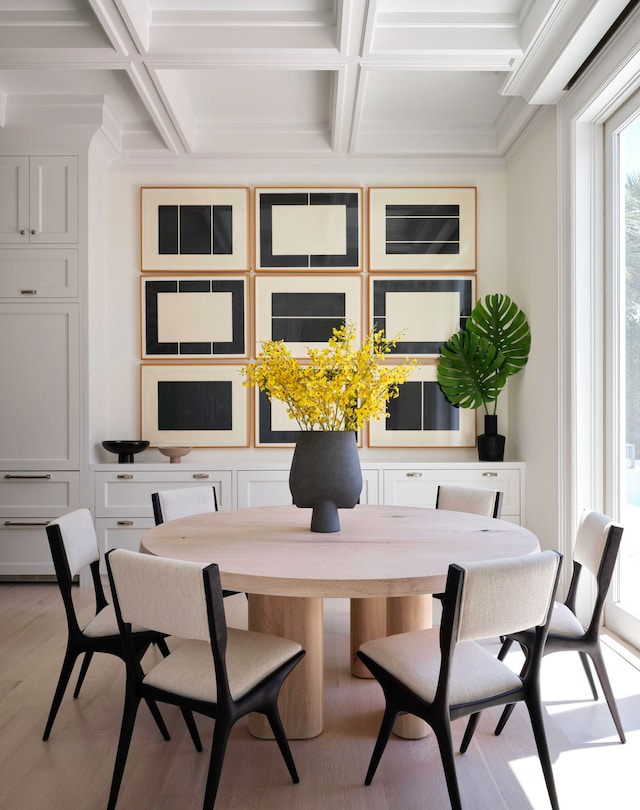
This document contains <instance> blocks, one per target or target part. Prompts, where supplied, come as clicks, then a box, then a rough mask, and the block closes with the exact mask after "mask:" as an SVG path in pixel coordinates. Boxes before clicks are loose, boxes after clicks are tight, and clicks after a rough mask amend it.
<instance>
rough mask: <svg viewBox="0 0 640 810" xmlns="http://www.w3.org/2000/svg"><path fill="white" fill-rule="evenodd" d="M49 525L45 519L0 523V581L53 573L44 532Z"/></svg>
mask: <svg viewBox="0 0 640 810" xmlns="http://www.w3.org/2000/svg"><path fill="white" fill-rule="evenodd" d="M53 517H54V516H51V518H52V519H53ZM48 522H49V521H48V520H47V519H46V518H26V517H17V518H7V519H6V520H5V519H3V520H2V521H0V577H31V576H33V577H35V576H42V575H45V576H51V575H52V574H53V573H54V570H53V561H52V559H51V551H50V550H49V541H48V540H47V532H46V528H45V527H46V525H47V523H48Z"/></svg>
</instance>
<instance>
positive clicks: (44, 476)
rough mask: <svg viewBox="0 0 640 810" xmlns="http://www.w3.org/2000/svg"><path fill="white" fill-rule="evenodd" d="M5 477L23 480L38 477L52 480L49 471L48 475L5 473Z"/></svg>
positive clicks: (38, 478)
mask: <svg viewBox="0 0 640 810" xmlns="http://www.w3.org/2000/svg"><path fill="white" fill-rule="evenodd" d="M5 478H7V479H19V480H21V481H27V480H28V481H32V480H36V479H37V480H39V481H41V480H46V481H48V480H50V478H51V475H50V474H49V473H47V474H46V475H13V474H11V473H7V474H6V475H5Z"/></svg>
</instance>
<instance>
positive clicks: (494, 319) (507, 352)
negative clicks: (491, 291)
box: [466, 294, 531, 377]
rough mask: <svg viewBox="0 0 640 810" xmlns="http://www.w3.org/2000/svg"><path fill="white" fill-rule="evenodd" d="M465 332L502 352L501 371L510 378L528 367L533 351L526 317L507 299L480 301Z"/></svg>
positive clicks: (504, 297) (507, 297)
mask: <svg viewBox="0 0 640 810" xmlns="http://www.w3.org/2000/svg"><path fill="white" fill-rule="evenodd" d="M466 328H467V331H468V332H473V333H474V334H476V335H480V336H481V337H484V338H486V339H487V340H488V341H489V342H490V343H492V344H493V345H494V346H495V347H496V348H497V349H498V351H500V352H502V354H503V356H504V365H503V367H502V371H504V372H505V374H506V375H507V377H510V376H511V375H512V374H516V373H517V372H518V371H520V369H522V368H523V367H524V366H525V365H526V363H527V360H528V359H529V350H530V349H531V330H530V329H529V323H528V321H527V317H526V315H525V314H524V312H523V311H522V310H521V309H519V308H518V306H516V304H514V303H513V301H512V300H511V299H510V298H509V296H508V295H501V294H497V295H487V296H486V297H485V298H484V300H480V301H478V303H477V304H476V305H475V307H474V310H473V312H472V313H471V317H470V318H469V320H468V321H467V326H466Z"/></svg>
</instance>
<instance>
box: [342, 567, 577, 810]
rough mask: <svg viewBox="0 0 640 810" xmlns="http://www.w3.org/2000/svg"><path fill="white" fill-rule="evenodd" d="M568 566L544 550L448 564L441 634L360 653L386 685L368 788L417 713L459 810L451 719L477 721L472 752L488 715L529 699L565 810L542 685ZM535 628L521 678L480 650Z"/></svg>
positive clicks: (546, 768) (401, 639)
mask: <svg viewBox="0 0 640 810" xmlns="http://www.w3.org/2000/svg"><path fill="white" fill-rule="evenodd" d="M560 562H561V556H560V555H559V554H557V553H556V552H554V551H543V552H540V553H538V554H531V555H527V556H525V557H517V558H512V559H510V560H489V561H485V562H474V563H466V564H459V565H450V566H449V573H448V576H447V585H446V589H445V591H444V594H443V600H442V621H441V626H440V628H434V629H431V630H418V631H412V632H409V633H400V634H398V635H394V636H388V637H387V638H379V639H374V640H372V641H367V642H365V643H364V644H362V645H361V647H360V649H359V650H358V657H359V658H360V659H361V660H362V661H363V662H364V664H365V665H366V666H367V668H368V669H369V670H370V671H371V673H372V674H373V675H374V676H375V678H376V679H377V680H378V682H379V683H380V686H381V687H382V690H383V692H384V697H385V710H384V715H383V718H382V723H381V725H380V731H379V733H378V738H377V740H376V744H375V746H374V749H373V753H372V755H371V760H370V762H369V768H368V770H367V774H366V777H365V784H367V785H368V784H370V783H371V781H372V779H373V777H374V774H375V772H376V769H377V767H378V763H379V762H380V759H381V757H382V754H383V752H384V749H385V747H386V745H387V742H388V740H389V737H390V735H391V731H392V729H393V725H394V723H395V721H396V718H397V717H398V716H399V715H401V714H404V713H409V714H413V715H415V716H416V717H420V718H422V719H423V720H425V721H426V722H427V723H429V725H430V726H431V727H432V729H433V731H434V733H435V735H436V738H437V741H438V748H439V750H440V755H441V758H442V765H443V768H444V772H445V777H446V780H447V788H448V790H449V799H450V801H451V806H452V808H453V810H461V808H462V800H461V796H460V790H459V786H458V778H457V775H456V765H455V758H454V755H453V741H452V737H451V721H452V720H455V719H457V718H459V717H464V716H468V715H470V718H469V722H468V724H467V729H466V731H465V734H464V737H463V740H462V744H461V746H460V752H461V753H464V752H465V751H466V750H467V747H468V745H469V742H470V741H471V737H472V736H473V732H474V729H475V727H476V724H477V722H478V718H479V716H480V712H481V711H483V710H484V709H488V708H490V707H492V706H508V705H512V704H514V703H515V702H517V701H523V702H524V703H525V704H526V706H527V709H528V711H529V716H530V719H531V725H532V728H533V734H534V737H535V741H536V746H537V749H538V756H539V758H540V763H541V766H542V770H543V773H544V777H545V781H546V783H547V790H548V793H549V799H550V802H551V805H552V807H553V808H554V810H558V797H557V793H556V788H555V783H554V779H553V770H552V767H551V758H550V755H549V748H548V745H547V740H546V735H545V730H544V720H543V717H542V707H541V704H540V692H539V689H538V679H539V673H540V661H541V659H542V651H543V648H544V642H545V639H546V637H547V632H548V628H549V619H550V616H551V611H552V608H553V600H554V596H555V592H556V588H557V585H558V575H559V571H560ZM529 627H534V628H535V631H534V635H533V638H532V639H530V640H529V642H528V643H527V651H528V666H527V668H526V670H523V672H522V673H520V674H518V673H515V672H513V671H512V669H511V668H510V667H508V666H507V665H506V664H505V663H504V662H503V661H501V660H499V659H498V658H496V657H494V656H493V655H491V653H490V652H489V651H488V650H487V648H486V647H484V646H483V645H481V644H479V643H478V641H479V640H482V639H487V638H491V637H493V636H499V635H502V634H504V635H507V634H508V633H512V632H515V631H516V628H529Z"/></svg>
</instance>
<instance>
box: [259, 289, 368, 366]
mask: <svg viewBox="0 0 640 810" xmlns="http://www.w3.org/2000/svg"><path fill="white" fill-rule="evenodd" d="M362 283H363V282H362V276H355V275H354V276H350V275H346V274H339V275H327V276H314V275H311V276H290V275H286V276H282V275H275V276H267V275H259V276H256V277H255V278H254V293H253V300H254V302H255V303H254V318H255V324H254V335H255V342H256V354H259V353H260V348H261V344H262V342H263V341H265V340H283V341H284V342H285V344H286V346H287V348H288V349H289V351H290V352H291V353H292V354H293V356H294V357H301V358H304V357H306V356H307V349H309V348H315V349H323V348H325V347H326V345H327V341H328V340H329V338H330V337H332V335H333V329H334V328H337V327H340V326H342V325H343V324H352V325H353V326H354V327H355V330H356V339H357V340H358V341H359V340H360V339H361V337H362V309H363V307H362Z"/></svg>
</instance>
